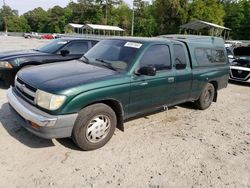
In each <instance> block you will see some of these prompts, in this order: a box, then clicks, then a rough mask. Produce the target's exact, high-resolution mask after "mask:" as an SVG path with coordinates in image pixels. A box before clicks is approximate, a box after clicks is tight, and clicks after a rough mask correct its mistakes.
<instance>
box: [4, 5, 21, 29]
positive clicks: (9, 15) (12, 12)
mask: <svg viewBox="0 0 250 188" xmlns="http://www.w3.org/2000/svg"><path fill="white" fill-rule="evenodd" d="M14 16H18V11H17V10H12V9H11V7H9V6H7V5H4V6H3V7H2V8H1V9H0V30H2V31H5V30H7V28H6V27H7V26H8V20H10V19H11V18H12V17H14Z"/></svg>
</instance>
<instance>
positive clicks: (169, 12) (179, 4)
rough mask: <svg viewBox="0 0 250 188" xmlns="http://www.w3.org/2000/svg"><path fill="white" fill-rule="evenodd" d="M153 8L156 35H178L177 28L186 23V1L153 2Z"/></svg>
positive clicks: (167, 0)
mask: <svg viewBox="0 0 250 188" xmlns="http://www.w3.org/2000/svg"><path fill="white" fill-rule="evenodd" d="M153 7H154V9H153V14H154V17H155V18H156V21H157V26H158V28H157V34H168V33H178V31H179V26H180V25H181V24H183V23H185V22H186V21H187V18H188V15H187V14H188V1H187V0H155V1H154V2H153Z"/></svg>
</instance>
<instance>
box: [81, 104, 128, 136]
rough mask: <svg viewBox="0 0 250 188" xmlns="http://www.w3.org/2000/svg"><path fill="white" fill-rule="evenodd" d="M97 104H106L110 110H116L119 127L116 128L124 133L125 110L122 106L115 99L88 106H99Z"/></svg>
mask: <svg viewBox="0 0 250 188" xmlns="http://www.w3.org/2000/svg"><path fill="white" fill-rule="evenodd" d="M97 103H103V104H106V105H107V106H109V107H110V108H112V109H113V110H114V112H115V114H116V117H117V126H116V127H117V128H118V129H119V130H121V131H124V124H123V117H124V110H123V106H122V104H121V103H120V102H119V101H117V100H115V99H104V100H99V101H95V102H93V103H91V104H88V105H87V106H90V105H93V104H97ZM87 106H85V107H87ZM85 107H84V108H85Z"/></svg>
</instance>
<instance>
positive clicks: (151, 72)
mask: <svg viewBox="0 0 250 188" xmlns="http://www.w3.org/2000/svg"><path fill="white" fill-rule="evenodd" d="M137 73H138V74H139V75H146V76H155V75H156V68H155V67H152V66H147V67H141V68H140V69H139V70H138V71H137Z"/></svg>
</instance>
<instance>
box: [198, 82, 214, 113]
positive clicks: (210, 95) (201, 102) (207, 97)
mask: <svg viewBox="0 0 250 188" xmlns="http://www.w3.org/2000/svg"><path fill="white" fill-rule="evenodd" d="M214 95H215V88H214V85H213V84H211V83H208V84H207V85H206V86H205V87H204V88H203V90H202V93H201V96H200V97H199V99H198V100H197V101H195V102H194V104H195V107H196V108H198V109H200V110H205V109H207V108H208V107H209V106H211V104H212V102H213V99H214Z"/></svg>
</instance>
